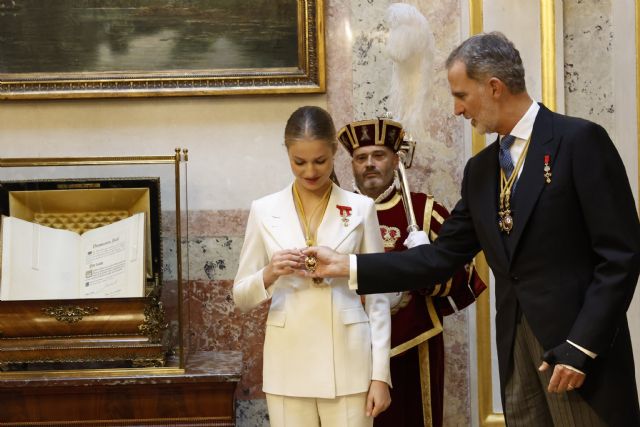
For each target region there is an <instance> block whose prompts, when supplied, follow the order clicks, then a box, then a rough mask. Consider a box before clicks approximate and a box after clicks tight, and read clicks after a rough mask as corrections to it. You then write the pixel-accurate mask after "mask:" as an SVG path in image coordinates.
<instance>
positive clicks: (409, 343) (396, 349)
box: [389, 297, 442, 357]
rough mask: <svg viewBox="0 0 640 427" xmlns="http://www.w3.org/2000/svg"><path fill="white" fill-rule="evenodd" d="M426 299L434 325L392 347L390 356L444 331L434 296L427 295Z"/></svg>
mask: <svg viewBox="0 0 640 427" xmlns="http://www.w3.org/2000/svg"><path fill="white" fill-rule="evenodd" d="M425 300H426V302H427V311H428V312H429V318H430V319H431V324H432V325H433V327H432V328H431V329H429V330H428V331H425V332H423V333H421V334H420V335H418V336H417V337H415V338H413V339H410V340H409V341H406V342H404V343H402V344H400V345H397V346H395V347H393V348H392V349H391V352H390V353H389V357H393V356H396V355H398V354H401V353H404V352H405V351H407V350H409V349H410V348H413V347H415V346H417V345H418V344H420V343H422V342H425V341H426V340H428V339H429V338H431V337H435V336H436V335H438V334H440V333H442V323H440V318H439V317H438V313H436V308H435V306H434V305H433V300H432V298H431V297H425Z"/></svg>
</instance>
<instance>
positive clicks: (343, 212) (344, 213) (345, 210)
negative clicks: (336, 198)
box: [336, 205, 351, 227]
mask: <svg viewBox="0 0 640 427" xmlns="http://www.w3.org/2000/svg"><path fill="white" fill-rule="evenodd" d="M336 208H338V211H339V212H340V218H341V220H342V225H344V226H345V227H348V226H349V217H350V216H351V206H342V205H336Z"/></svg>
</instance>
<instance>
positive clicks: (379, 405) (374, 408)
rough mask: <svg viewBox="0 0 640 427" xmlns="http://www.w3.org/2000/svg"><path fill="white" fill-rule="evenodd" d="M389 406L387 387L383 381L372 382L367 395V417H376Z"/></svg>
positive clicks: (389, 398)
mask: <svg viewBox="0 0 640 427" xmlns="http://www.w3.org/2000/svg"><path fill="white" fill-rule="evenodd" d="M389 405H391V394H389V385H388V384H387V383H385V382H384V381H378V380H372V381H371V385H370V386H369V394H368V395H367V411H366V414H367V417H374V418H375V417H377V416H378V415H380V413H382V412H384V411H385V410H386V409H387V408H388V407H389Z"/></svg>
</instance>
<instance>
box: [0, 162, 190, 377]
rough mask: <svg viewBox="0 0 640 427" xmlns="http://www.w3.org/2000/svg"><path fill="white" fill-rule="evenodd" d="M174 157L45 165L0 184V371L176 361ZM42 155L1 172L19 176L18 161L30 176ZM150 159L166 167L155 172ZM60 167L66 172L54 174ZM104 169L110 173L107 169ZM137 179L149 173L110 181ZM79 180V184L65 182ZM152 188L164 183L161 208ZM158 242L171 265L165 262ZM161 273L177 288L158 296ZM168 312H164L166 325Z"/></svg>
mask: <svg viewBox="0 0 640 427" xmlns="http://www.w3.org/2000/svg"><path fill="white" fill-rule="evenodd" d="M183 157H184V156H183V155H182V154H181V152H179V151H176V155H175V156H155V157H151V156H150V157H140V158H138V157H136V158H115V159H114V158H107V157H105V158H85V159H75V158H74V159H44V160H46V161H42V164H43V168H44V169H47V168H49V169H50V168H51V166H50V165H51V164H55V165H56V167H55V168H53V171H55V173H53V172H52V171H51V170H50V171H49V172H45V171H43V170H41V171H40V173H35V174H34V175H35V176H43V175H44V176H46V177H45V178H32V179H19V180H18V179H16V180H12V179H1V180H0V213H1V214H2V230H1V234H2V236H1V239H0V240H1V242H2V253H1V263H2V270H1V271H0V372H3V371H4V372H16V371H21V370H29V371H32V370H39V369H46V370H51V369H54V370H65V369H74V370H75V369H84V368H87V367H90V368H92V369H101V368H147V367H154V368H156V367H163V366H165V365H166V361H167V358H168V356H180V357H179V358H178V359H179V360H180V363H179V364H180V365H183V364H184V360H183V356H182V346H181V339H182V332H181V326H177V328H178V331H172V330H171V329H172V327H173V328H174V329H175V328H176V325H180V324H181V319H180V316H181V314H180V313H181V311H182V310H181V305H182V289H181V288H182V286H181V283H182V278H181V267H180V265H181V263H182V260H181V251H180V247H181V244H180V223H179V222H180V218H181V216H180V210H181V208H180V203H179V201H180V186H181V185H182V183H181V182H180V179H179V170H180V169H179V165H180V163H181V162H183V160H186V159H183ZM10 160H17V162H11V161H10ZM40 160H42V159H40ZM40 160H39V159H0V166H2V167H0V172H1V175H0V177H1V178H5V177H6V176H16V175H17V176H20V177H23V176H24V173H22V171H20V173H15V171H17V170H20V169H19V168H20V167H21V166H23V164H22V163H25V164H28V165H29V166H31V168H30V169H33V165H34V164H35V165H38V164H39V161H40ZM52 160H53V162H52ZM85 163H86V168H83V167H82V166H83V165H84V164H85ZM156 163H157V164H160V165H165V168H164V169H160V172H158V171H155V170H153V166H155V165H156ZM67 164H69V165H73V166H75V167H74V168H64V167H63V166H65V165H67ZM114 164H117V165H119V166H120V167H119V168H118V169H117V170H115V171H114V170H113V165H114ZM78 165H80V166H81V167H79V168H78ZM174 166H175V167H174ZM4 168H8V169H13V173H7V170H6V169H5V170H3V169H4ZM67 170H68V171H67ZM136 172H140V173H141V172H144V173H157V176H151V175H147V176H144V177H140V176H137V177H131V176H118V175H127V174H131V173H136ZM111 173H113V175H112V174H111ZM83 174H84V175H87V176H89V177H86V176H85V177H76V176H75V175H83ZM172 174H174V175H175V176H171V175H172ZM52 175H59V176H60V178H58V177H56V176H53V177H52ZM69 175H71V177H69ZM109 175H111V176H109ZM114 175H115V176H114ZM161 183H162V185H163V186H166V187H171V188H170V189H166V188H164V189H162V190H163V191H162V192H163V193H164V192H167V194H169V195H170V196H172V197H169V198H168V199H170V200H168V202H169V203H167V201H165V205H164V206H163V205H162V201H161ZM174 196H175V197H174ZM174 204H175V205H174ZM163 211H165V212H168V213H169V216H170V217H171V219H173V216H174V215H175V217H176V225H175V226H170V227H167V228H168V229H169V231H168V232H167V234H171V233H173V236H163V235H162V233H161V229H162V227H163V223H162V215H163V214H162V212H163ZM185 216H186V215H185ZM172 237H176V238H175V241H172ZM167 239H168V241H169V242H172V243H170V244H169V246H170V248H169V249H170V251H169V252H170V253H171V255H172V256H174V257H176V259H174V260H166V259H164V260H163V242H164V241H167ZM166 266H169V270H171V271H172V274H171V276H172V277H168V278H167V279H169V282H171V284H172V286H173V287H174V288H175V287H176V286H175V285H176V284H177V288H178V289H169V292H168V293H169V294H170V295H167V292H166V291H167V290H165V295H163V285H164V284H165V280H164V278H163V267H166ZM176 271H177V272H178V274H177V276H176V274H175V272H176ZM168 297H174V298H177V299H178V300H179V301H170V300H168ZM167 301H169V302H168V303H167ZM166 305H170V306H171V307H172V308H171V309H170V311H172V312H173V314H170V315H169V318H168V317H167V313H166V310H165V306H166ZM171 326H172V327H171ZM178 352H180V354H178ZM172 359H176V357H172Z"/></svg>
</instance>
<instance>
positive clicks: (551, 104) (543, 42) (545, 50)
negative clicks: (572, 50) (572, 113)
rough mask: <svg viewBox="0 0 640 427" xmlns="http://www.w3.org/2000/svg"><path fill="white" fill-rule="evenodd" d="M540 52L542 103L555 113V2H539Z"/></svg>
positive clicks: (546, 0) (553, 0) (551, 0)
mask: <svg viewBox="0 0 640 427" xmlns="http://www.w3.org/2000/svg"><path fill="white" fill-rule="evenodd" d="M540 50H541V61H542V63H541V77H542V102H543V103H544V105H545V106H546V107H547V108H549V109H550V110H551V111H556V109H557V100H556V93H557V92H556V90H557V87H556V5H555V0H540Z"/></svg>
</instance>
